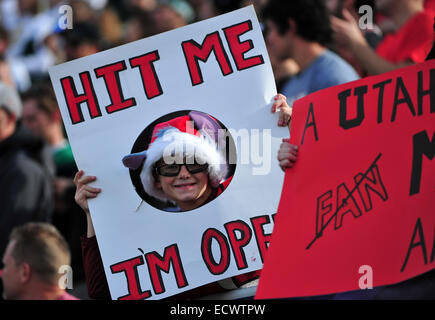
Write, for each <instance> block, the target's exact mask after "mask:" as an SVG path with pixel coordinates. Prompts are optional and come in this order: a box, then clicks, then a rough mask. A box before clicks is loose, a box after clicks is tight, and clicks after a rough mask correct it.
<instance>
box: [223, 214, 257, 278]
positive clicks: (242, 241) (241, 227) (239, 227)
mask: <svg viewBox="0 0 435 320" xmlns="http://www.w3.org/2000/svg"><path fill="white" fill-rule="evenodd" d="M225 229H226V230H227V234H228V238H229V239H230V244H231V248H232V249H233V253H234V257H235V259H236V263H237V268H238V269H239V270H242V269H245V268H247V267H248V265H247V263H246V256H245V252H244V251H243V250H242V248H243V247H245V246H246V245H247V244H248V243H249V241H251V237H252V232H251V228H250V227H249V226H248V225H247V224H246V223H245V222H243V221H241V220H237V221H232V222H228V223H226V224H225ZM236 231H238V232H240V235H241V236H240V238H239V239H238V238H237V236H236Z"/></svg>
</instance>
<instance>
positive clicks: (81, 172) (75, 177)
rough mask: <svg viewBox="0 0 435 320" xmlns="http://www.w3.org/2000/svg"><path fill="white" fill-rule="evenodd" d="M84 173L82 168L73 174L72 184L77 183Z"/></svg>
mask: <svg viewBox="0 0 435 320" xmlns="http://www.w3.org/2000/svg"><path fill="white" fill-rule="evenodd" d="M84 174H85V172H84V171H83V170H79V171H78V172H77V173H76V174H75V176H74V180H73V181H74V184H76V185H77V183H78V181H79V179H80V178H81V177H82V176H83V175H84Z"/></svg>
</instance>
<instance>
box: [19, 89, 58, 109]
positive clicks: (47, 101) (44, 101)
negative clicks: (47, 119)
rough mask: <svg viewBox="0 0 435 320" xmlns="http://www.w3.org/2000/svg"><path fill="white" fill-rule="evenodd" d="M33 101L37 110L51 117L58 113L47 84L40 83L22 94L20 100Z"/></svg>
mask: <svg viewBox="0 0 435 320" xmlns="http://www.w3.org/2000/svg"><path fill="white" fill-rule="evenodd" d="M29 99H34V100H35V101H36V104H37V107H38V109H39V110H41V111H43V112H45V113H46V114H47V115H49V116H51V115H53V114H55V113H57V112H60V111H59V106H58V104H57V100H56V96H55V94H54V91H53V88H52V87H51V85H49V84H48V83H40V84H37V85H35V86H33V87H32V88H31V89H30V90H28V91H27V92H25V93H23V94H22V100H23V101H25V100H29Z"/></svg>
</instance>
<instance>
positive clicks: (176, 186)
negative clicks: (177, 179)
mask: <svg viewBox="0 0 435 320" xmlns="http://www.w3.org/2000/svg"><path fill="white" fill-rule="evenodd" d="M195 184H196V183H195V182H192V183H183V184H178V185H175V186H174V188H179V189H188V188H190V187H193V186H194V185H195Z"/></svg>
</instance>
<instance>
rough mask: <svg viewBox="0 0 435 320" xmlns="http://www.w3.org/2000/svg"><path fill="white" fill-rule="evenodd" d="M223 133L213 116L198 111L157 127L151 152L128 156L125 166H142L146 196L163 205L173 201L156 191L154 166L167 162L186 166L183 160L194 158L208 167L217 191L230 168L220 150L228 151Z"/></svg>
mask: <svg viewBox="0 0 435 320" xmlns="http://www.w3.org/2000/svg"><path fill="white" fill-rule="evenodd" d="M219 129H222V128H221V126H220V125H219V124H218V123H217V121H216V120H215V119H214V118H212V117H211V116H209V115H207V114H205V113H202V112H197V111H190V112H189V113H188V114H187V115H185V116H181V117H177V118H173V119H171V120H169V121H166V122H162V123H159V124H157V125H156V126H155V127H154V129H153V135H152V138H151V142H150V144H149V145H148V149H147V150H145V151H142V152H138V153H132V154H129V155H126V156H125V157H124V158H123V159H122V162H123V164H124V166H126V167H128V168H130V169H133V170H136V169H138V168H139V167H140V166H141V165H142V164H143V167H142V171H141V173H140V179H141V182H142V185H143V188H144V190H145V192H146V193H147V194H149V195H150V196H152V197H154V198H156V199H159V200H161V201H170V202H173V201H172V200H171V199H169V198H168V197H167V196H166V194H165V193H164V192H163V191H162V190H160V189H157V188H156V187H155V179H154V174H153V170H154V165H155V163H156V162H157V161H159V160H160V159H162V158H164V160H165V162H166V163H169V164H170V163H183V159H184V158H193V157H194V159H195V160H196V161H197V162H199V163H201V164H202V163H207V164H208V169H207V170H208V177H209V182H210V183H211V186H212V187H214V188H216V187H218V186H219V184H220V183H222V182H223V181H224V180H225V178H226V175H227V171H228V168H227V164H226V161H225V159H224V157H223V155H222V152H220V150H225V143H224V142H223V141H224V140H222V139H220V138H221V137H222V135H219V131H218V130H219Z"/></svg>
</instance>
